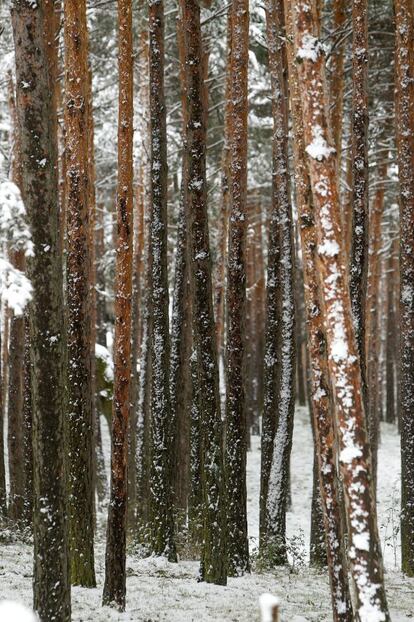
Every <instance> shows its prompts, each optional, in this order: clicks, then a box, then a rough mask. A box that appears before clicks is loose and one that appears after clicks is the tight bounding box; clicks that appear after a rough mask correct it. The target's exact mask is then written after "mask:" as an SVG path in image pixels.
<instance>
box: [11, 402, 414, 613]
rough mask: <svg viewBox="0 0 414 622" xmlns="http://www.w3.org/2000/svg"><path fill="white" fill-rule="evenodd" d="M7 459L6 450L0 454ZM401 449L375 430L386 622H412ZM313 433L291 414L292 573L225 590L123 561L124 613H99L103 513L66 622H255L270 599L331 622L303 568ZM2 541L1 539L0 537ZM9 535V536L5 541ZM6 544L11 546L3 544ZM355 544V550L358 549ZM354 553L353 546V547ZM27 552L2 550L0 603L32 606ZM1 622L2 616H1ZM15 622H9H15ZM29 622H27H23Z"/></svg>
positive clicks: (254, 516)
mask: <svg viewBox="0 0 414 622" xmlns="http://www.w3.org/2000/svg"><path fill="white" fill-rule="evenodd" d="M101 422H102V436H103V444H104V452H105V458H106V465H107V468H109V452H110V437H109V430H108V426H107V423H106V420H105V419H104V418H102V419H101ZM6 451H7V447H6ZM399 451H400V442H399V436H398V433H397V429H396V426H394V425H390V424H386V423H382V424H381V446H380V448H379V457H378V514H379V530H380V535H381V542H382V547H383V554H384V562H385V566H386V579H385V580H386V588H387V595H388V601H389V604H390V608H391V618H392V621H393V622H412V619H413V618H412V614H413V613H414V579H409V578H407V577H405V576H404V575H403V574H402V573H401V572H400V571H399V570H398V568H399V565H400V535H399V525H400V516H399V505H400V486H399V481H400V454H399ZM312 462H313V449H312V430H311V426H310V416H309V413H308V411H307V410H306V409H305V408H297V410H296V414H295V427H294V433H293V448H292V460H291V478H292V479H291V491H292V508H291V510H289V511H288V514H287V536H288V545H289V556H290V562H291V564H294V566H295V570H294V571H292V570H290V571H289V569H287V568H277V569H275V571H274V572H272V573H265V572H259V571H255V572H252V573H251V574H250V575H245V576H244V577H240V578H234V579H233V578H230V579H229V580H228V585H227V587H222V586H216V585H207V584H206V583H198V582H197V576H198V570H199V565H198V562H197V561H180V562H179V563H178V564H170V563H169V562H167V561H166V560H165V559H160V558H153V557H152V558H149V559H139V558H138V557H137V556H136V555H133V554H131V555H129V556H128V559H127V609H126V611H125V613H119V612H118V611H116V610H114V609H110V608H109V607H103V608H102V607H101V601H102V587H103V580H104V568H105V547H104V538H105V521H106V512H101V511H99V512H98V530H97V537H96V548H95V551H96V573H97V584H98V587H97V588H96V589H89V588H81V587H76V586H75V587H72V609H73V613H72V620H73V622H81V621H82V622H127V621H128V622H144V621H145V620H153V621H154V622H167V621H168V622H236V621H237V622H258V620H259V619H260V611H259V597H260V595H261V594H263V593H265V592H266V593H277V595H278V597H279V600H280V608H281V620H282V622H304V621H309V622H328V621H329V622H330V621H331V620H332V609H331V596H330V592H329V585H328V577H327V575H325V574H324V573H321V572H318V571H314V570H311V569H309V568H308V567H307V562H308V551H309V536H310V510H311V499H312ZM259 478H260V439H259V437H257V436H253V438H252V451H250V452H249V453H248V459H247V507H248V520H249V538H250V543H251V550H252V556H253V558H254V555H255V551H256V550H257V546H258V536H259V488H260V479H259ZM2 535H6V534H5V533H4V532H0V536H2ZM10 535H11V534H10ZM10 540H11V538H10ZM360 544H362V542H361V543H360ZM354 545H356V543H354ZM32 568H33V558H32V548H31V547H30V546H29V545H27V544H23V543H21V542H10V543H9V544H6V543H5V542H2V543H1V562H0V600H1V599H7V600H19V601H21V602H22V603H24V604H25V605H26V606H29V607H30V606H31V604H32ZM0 622H3V616H1V615H0ZM14 622H15V620H14ZM30 622H32V621H30Z"/></svg>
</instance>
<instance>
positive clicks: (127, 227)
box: [102, 0, 134, 611]
mask: <svg viewBox="0 0 414 622" xmlns="http://www.w3.org/2000/svg"><path fill="white" fill-rule="evenodd" d="M118 72H119V105H118V186H117V231H118V235H117V246H116V297H115V341H114V354H115V375H114V400H113V406H112V445H111V492H110V502H109V511H108V525H107V535H106V554H105V585H104V590H103V599H102V600H103V604H104V605H112V606H115V607H116V608H117V609H118V610H119V611H124V610H125V596H126V522H127V499H128V475H127V464H128V420H129V411H130V383H131V298H132V242H133V159H132V158H133V156H132V150H133V135H134V127H133V49H132V3H131V0H118Z"/></svg>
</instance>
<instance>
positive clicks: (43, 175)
mask: <svg viewBox="0 0 414 622" xmlns="http://www.w3.org/2000/svg"><path fill="white" fill-rule="evenodd" d="M53 13H54V7H53V3H52V2H43V3H41V4H39V3H36V4H34V3H32V2H27V1H26V0H16V1H14V2H13V4H12V23H13V36H14V42H15V50H16V83H17V110H18V122H19V132H20V139H21V147H22V150H21V155H22V167H23V170H24V175H23V183H22V192H23V200H24V202H25V205H26V210H27V214H28V218H29V223H30V227H31V232H32V241H33V244H34V254H33V257H32V258H31V259H30V263H29V266H28V267H29V277H30V279H31V282H32V286H33V300H32V303H31V313H30V341H31V360H32V366H33V376H32V392H33V394H32V397H33V448H34V455H33V460H34V525H33V538H34V581H33V586H34V608H35V610H36V611H37V612H38V614H39V617H40V619H41V620H62V622H69V621H70V618H71V615H70V579H69V564H68V550H67V529H66V519H65V517H66V478H65V465H64V429H63V413H64V321H63V319H64V312H63V286H62V259H61V253H62V249H61V245H60V235H59V208H58V178H57V159H58V155H57V136H56V123H55V118H56V100H55V98H54V96H53V92H54V88H53V86H54V79H55V74H54V72H53V70H52V67H51V65H50V61H49V52H48V48H49V46H51V45H52V46H53V42H51V40H50V38H49V35H50V32H51V29H50V24H51V23H52V20H53V19H54V15H53ZM45 93H48V94H50V95H49V96H48V97H45Z"/></svg>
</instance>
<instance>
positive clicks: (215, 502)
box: [183, 0, 227, 585]
mask: <svg viewBox="0 0 414 622" xmlns="http://www.w3.org/2000/svg"><path fill="white" fill-rule="evenodd" d="M183 7H184V11H183V14H184V24H185V32H186V46H185V48H186V67H187V88H188V123H187V150H188V151H187V152H188V205H189V214H190V216H189V228H190V245H191V265H192V268H193V280H194V306H193V313H194V340H195V345H196V349H197V360H198V366H199V383H200V385H199V395H200V396H203V399H202V400H200V401H199V405H200V408H201V413H200V416H201V448H202V450H201V451H202V456H201V475H202V477H201V485H202V491H203V547H202V559H201V577H202V579H204V580H205V581H207V582H208V583H216V584H218V585H225V584H226V582H227V556H226V527H225V506H224V503H225V488H224V485H225V484H224V468H223V434H222V422H221V416H220V396H219V371H218V359H217V344H216V334H215V324H214V312H213V292H212V277H211V256H210V243H209V231H208V217H207V188H206V114H205V105H206V102H205V99H206V95H205V92H204V89H203V77H204V69H203V51H202V42H201V24H200V8H199V6H198V3H197V2H196V1H195V0H183Z"/></svg>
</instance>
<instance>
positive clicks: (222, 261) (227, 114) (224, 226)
mask: <svg viewBox="0 0 414 622" xmlns="http://www.w3.org/2000/svg"><path fill="white" fill-rule="evenodd" d="M232 13H233V11H232V5H231V4H229V6H228V9H227V29H226V30H227V60H226V91H225V102H226V107H225V111H224V145H223V152H222V154H221V188H222V193H223V197H222V203H221V213H220V228H219V232H220V242H219V257H218V265H217V271H216V283H215V288H214V309H215V318H216V334H217V352H218V357H219V361H220V359H221V358H224V346H225V343H224V337H225V302H226V300H225V292H226V265H227V252H228V230H229V209H230V196H229V190H230V185H229V175H230V170H229V165H230V148H229V130H230V122H231V85H232V80H233V74H232V71H231V51H232V32H233V31H232V25H231V19H232Z"/></svg>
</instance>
